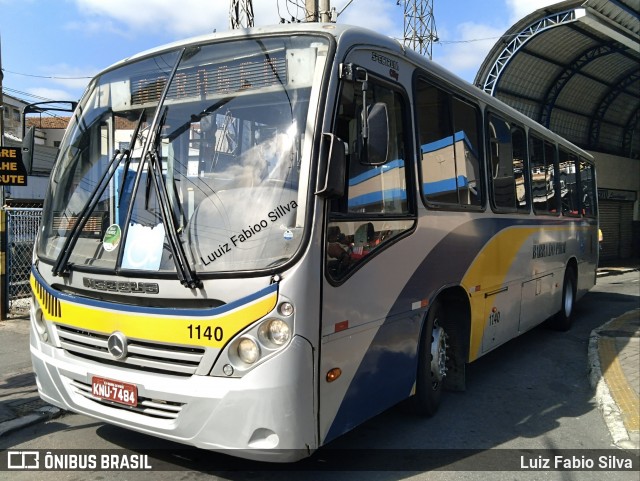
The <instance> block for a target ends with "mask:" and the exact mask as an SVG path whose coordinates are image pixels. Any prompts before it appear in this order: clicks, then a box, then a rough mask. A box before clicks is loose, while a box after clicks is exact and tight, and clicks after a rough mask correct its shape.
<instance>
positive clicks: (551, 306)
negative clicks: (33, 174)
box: [31, 24, 598, 461]
mask: <svg viewBox="0 0 640 481" xmlns="http://www.w3.org/2000/svg"><path fill="white" fill-rule="evenodd" d="M597 223H598V222H597V196H596V185H595V171H594V165H593V162H592V158H591V156H590V155H589V154H588V153H586V152H584V151H582V150H580V149H578V148H577V147H575V146H574V145H572V144H570V143H568V142H567V141H565V140H563V139H562V138H560V137H558V136H557V135H555V134H553V133H551V132H550V131H548V130H546V129H545V128H543V127H542V126H540V125H538V124H536V123H535V122H533V121H531V120H530V119H529V118H527V117H525V116H524V115H521V114H520V113H518V112H516V111H515V110H513V109H511V108H509V107H507V106H505V105H504V104H502V103H501V102H499V101H497V100H496V99H494V98H492V97H489V96H487V95H485V94H484V93H483V92H481V91H480V90H478V89H476V88H475V87H473V86H471V85H469V84H468V83H466V82H464V81H462V80H460V79H458V78H457V77H455V76H454V75H452V74H450V73H448V72H447V71H445V70H444V69H443V68H441V67H439V66H438V65H436V64H434V63H432V62H430V61H428V60H426V59H425V58H423V57H421V56H419V55H418V54H416V53H415V52H412V51H409V50H406V49H405V48H403V47H402V46H401V45H400V44H399V43H398V42H397V41H395V40H393V39H390V38H387V37H385V36H382V35H379V34H377V33H374V32H370V31H367V30H364V29H361V28H355V27H349V26H343V25H334V24H298V25H287V26H277V27H269V28H255V29H251V30H243V31H231V32H226V33H216V34H212V35H207V36H203V37H198V38H194V39H190V40H186V41H183V42H178V43H174V44H171V45H168V46H164V47H161V48H158V49H155V50H152V51H148V52H145V53H142V54H139V55H136V56H134V57H132V58H129V59H126V60H124V61H122V62H119V63H117V64H115V65H113V66H111V67H110V68H108V69H106V70H104V71H103V72H101V73H100V74H99V75H97V76H96V77H95V78H94V79H93V80H92V81H91V82H90V84H89V86H88V88H87V90H86V92H85V94H84V95H83V97H82V99H81V101H80V102H79V104H78V106H77V108H76V110H75V112H74V114H73V117H72V119H71V122H70V125H69V127H68V129H67V131H66V134H65V137H64V140H63V141H62V144H61V146H60V152H59V155H58V158H57V162H56V165H55V168H54V170H53V172H52V175H51V180H50V183H49V186H48V191H47V193H46V200H45V208H44V215H43V219H42V227H41V230H40V232H39V237H38V240H37V242H36V246H35V251H34V262H33V267H32V275H31V285H32V288H33V303H32V308H31V354H32V358H33V365H34V369H35V372H36V375H37V380H38V389H39V392H40V395H41V397H42V398H43V399H44V400H46V401H47V402H49V403H51V404H53V405H56V406H60V407H62V408H64V409H67V410H70V411H74V412H78V413H82V414H85V415H88V416H92V417H94V418H97V419H99V420H101V421H104V422H107V423H112V424H115V425H118V426H122V427H126V428H130V429H132V430H136V431H139V432H142V433H146V434H149V435H153V436H158V437H161V438H165V439H169V440H172V441H177V442H180V443H184V444H188V445H193V446H196V447H199V448H204V449H210V450H214V451H224V452H227V453H231V454H233V455H237V456H241V457H246V458H251V459H259V460H269V461H293V460H296V459H300V458H302V457H305V456H308V455H310V454H311V453H312V452H313V451H314V450H316V449H318V448H319V447H320V446H322V445H324V444H326V443H327V442H329V441H331V440H333V439H335V438H336V437H338V436H340V435H341V434H342V433H345V432H346V431H348V430H350V429H352V428H354V427H355V426H358V425H359V424H360V423H362V422H363V421H365V420H367V419H369V418H371V417H372V416H375V415H377V414H378V413H380V412H382V411H384V410H386V409H388V408H389V407H391V406H393V405H395V404H397V403H399V402H400V401H402V400H404V399H407V398H410V397H411V398H413V399H412V401H411V402H412V403H413V404H414V406H415V408H416V411H417V412H418V413H422V414H426V415H432V414H433V413H434V412H435V411H436V409H437V408H438V404H439V403H440V400H441V394H442V392H443V390H445V389H452V390H463V389H464V385H465V365H466V364H467V363H470V362H472V361H474V360H475V359H478V358H479V357H480V356H482V355H484V354H485V353H487V352H489V351H491V350H492V349H494V348H495V347H497V346H499V345H501V344H503V343H505V342H507V341H508V340H510V339H512V338H514V337H515V336H518V335H519V334H521V333H523V332H525V331H527V330H529V329H531V328H532V327H534V326H536V325H537V324H539V323H541V322H543V321H547V322H549V323H551V324H553V325H554V326H555V327H557V328H559V329H568V328H569V326H570V322H571V317H572V313H573V311H574V304H575V302H576V301H577V300H578V299H579V298H580V297H581V296H582V295H583V294H584V293H585V292H586V291H588V290H589V289H590V288H591V287H592V286H593V285H594V283H595V277H596V275H595V272H596V265H597V260H598V259H597V257H598V235H597V232H598V229H597Z"/></svg>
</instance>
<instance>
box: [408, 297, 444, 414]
mask: <svg viewBox="0 0 640 481" xmlns="http://www.w3.org/2000/svg"><path fill="white" fill-rule="evenodd" d="M444 316H445V310H444V308H443V306H442V304H440V302H438V301H436V302H434V304H433V305H432V306H431V308H430V309H429V313H428V314H427V319H426V324H425V327H424V330H423V332H422V338H421V341H420V348H419V351H418V372H417V379H416V395H415V405H416V410H417V412H418V413H419V414H421V415H424V416H433V415H434V414H435V413H436V411H437V410H438V407H439V405H440V398H441V396H442V389H443V386H444V378H445V376H446V374H447V367H446V363H447V349H448V344H447V333H446V332H445V330H444V328H443V327H442V326H443V324H444V320H445V317H444Z"/></svg>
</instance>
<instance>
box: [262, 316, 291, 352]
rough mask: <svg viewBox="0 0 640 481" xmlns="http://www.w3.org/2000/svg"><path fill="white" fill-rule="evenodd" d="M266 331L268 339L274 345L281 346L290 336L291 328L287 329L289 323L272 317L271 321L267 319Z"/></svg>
mask: <svg viewBox="0 0 640 481" xmlns="http://www.w3.org/2000/svg"><path fill="white" fill-rule="evenodd" d="M266 332H267V337H268V338H269V340H270V341H271V342H273V343H274V344H275V345H276V346H282V345H283V344H286V343H287V342H289V339H290V338H291V330H290V329H289V325H288V324H287V323H286V322H284V321H282V320H280V319H272V320H271V321H269V324H268V325H267V329H266Z"/></svg>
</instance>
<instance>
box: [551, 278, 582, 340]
mask: <svg viewBox="0 0 640 481" xmlns="http://www.w3.org/2000/svg"><path fill="white" fill-rule="evenodd" d="M575 303H576V274H575V271H574V269H573V268H571V267H568V268H567V270H566V271H565V273H564V281H563V283H562V304H561V306H560V311H559V312H558V313H557V314H556V315H555V316H554V317H552V318H551V320H550V323H549V325H550V326H551V327H552V328H553V329H555V330H557V331H568V330H569V328H570V327H571V324H572V322H573V311H574V308H575Z"/></svg>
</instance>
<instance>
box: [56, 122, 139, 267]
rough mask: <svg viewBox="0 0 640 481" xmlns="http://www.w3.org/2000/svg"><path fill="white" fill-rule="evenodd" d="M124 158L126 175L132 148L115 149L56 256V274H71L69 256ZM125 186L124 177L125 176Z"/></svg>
mask: <svg viewBox="0 0 640 481" xmlns="http://www.w3.org/2000/svg"><path fill="white" fill-rule="evenodd" d="M143 118H144V110H143V111H142V113H141V114H140V118H139V119H138V124H137V125H136V128H135V130H134V137H133V139H134V142H135V137H136V136H137V135H138V132H139V130H140V125H141V124H142V120H143ZM121 154H122V155H121ZM123 158H126V160H125V172H124V175H125V176H126V173H127V169H128V168H129V163H130V161H131V149H129V150H125V151H124V152H121V151H120V150H118V149H116V150H115V151H114V153H113V156H112V157H111V160H110V161H109V164H108V165H107V169H106V170H105V172H104V174H103V175H102V177H101V178H100V179H99V180H98V183H97V185H96V187H95V189H93V191H92V192H91V194H90V195H89V199H87V202H86V203H85V205H84V207H83V208H82V211H80V214H79V215H78V217H77V219H76V222H75V223H74V224H73V227H72V228H71V231H70V234H69V236H68V237H67V238H66V239H65V242H64V244H63V245H62V249H61V250H60V253H59V254H58V257H57V258H56V262H55V264H54V266H53V269H52V272H53V275H54V276H60V275H61V276H64V275H68V274H69V257H71V252H72V251H73V249H74V247H75V245H76V243H77V242H78V238H79V237H80V234H81V233H82V230H83V229H84V227H85V225H86V224H87V222H88V221H89V219H90V217H91V214H92V213H93V211H94V210H95V208H96V206H97V205H98V202H99V201H100V197H102V194H103V193H104V191H105V189H106V188H107V186H108V185H109V182H111V179H112V178H113V176H114V174H115V173H116V171H117V170H118V166H119V165H120V163H121V162H122V159H123ZM123 186H124V177H123ZM120 196H121V197H122V192H121V193H120Z"/></svg>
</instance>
